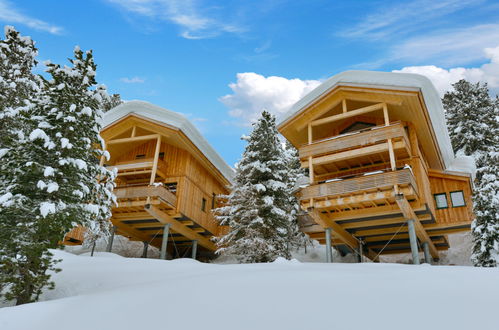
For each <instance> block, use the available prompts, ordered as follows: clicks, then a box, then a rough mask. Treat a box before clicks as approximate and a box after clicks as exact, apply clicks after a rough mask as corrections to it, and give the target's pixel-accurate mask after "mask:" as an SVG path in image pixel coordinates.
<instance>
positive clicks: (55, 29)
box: [0, 0, 63, 34]
mask: <svg viewBox="0 0 499 330" xmlns="http://www.w3.org/2000/svg"><path fill="white" fill-rule="evenodd" d="M0 21H3V22H7V23H11V24H21V25H26V26H27V27H30V28H32V29H35V30H40V31H46V32H49V33H52V34H61V33H62V32H63V28H62V27H60V26H56V25H52V24H50V23H47V22H44V21H42V20H39V19H36V18H33V17H30V16H27V15H25V14H23V13H21V12H20V11H19V10H18V9H16V8H14V7H13V6H12V5H11V4H10V3H9V2H8V1H6V0H0Z"/></svg>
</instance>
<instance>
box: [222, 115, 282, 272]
mask: <svg viewBox="0 0 499 330" xmlns="http://www.w3.org/2000/svg"><path fill="white" fill-rule="evenodd" d="M245 139H246V140H247V142H248V144H247V146H246V149H245V151H244V153H243V156H242V159H241V161H240V162H239V164H238V166H237V168H236V177H235V179H234V183H233V186H232V191H231V193H230V195H229V196H228V199H227V203H226V205H225V206H224V207H221V208H219V209H217V210H216V214H217V218H218V220H219V221H220V223H221V225H224V226H229V227H230V231H229V233H227V234H226V235H224V236H221V237H218V238H216V243H217V245H218V247H219V249H218V250H217V253H219V254H222V255H229V256H234V257H236V258H237V260H238V261H239V262H242V263H253V262H271V261H273V260H275V259H276V258H277V257H284V258H288V259H289V258H290V256H291V255H290V251H289V231H290V215H289V211H290V207H289V203H290V196H289V183H288V164H287V160H286V158H285V156H284V153H283V149H282V146H281V144H280V141H279V138H278V132H277V129H276V127H275V118H274V117H273V116H272V115H271V114H270V113H268V112H267V111H264V112H263V113H262V116H261V118H260V119H259V120H258V122H256V123H255V124H254V128H253V131H252V133H251V135H250V136H249V137H246V138H245Z"/></svg>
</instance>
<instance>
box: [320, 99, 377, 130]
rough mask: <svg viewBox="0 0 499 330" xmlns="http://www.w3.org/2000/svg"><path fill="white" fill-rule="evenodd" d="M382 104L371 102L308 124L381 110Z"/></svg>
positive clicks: (328, 121)
mask: <svg viewBox="0 0 499 330" xmlns="http://www.w3.org/2000/svg"><path fill="white" fill-rule="evenodd" d="M384 104H385V103H377V104H373V105H370V106H367V107H363V108H360V109H356V110H351V111H348V112H344V113H341V114H339V115H334V116H330V117H326V118H321V119H317V120H314V121H312V122H311V123H310V124H311V125H312V126H318V125H322V124H327V123H331V122H334V121H338V120H342V119H346V118H350V117H355V116H358V115H362V114H364V113H368V112H372V111H376V110H381V109H383V105H384Z"/></svg>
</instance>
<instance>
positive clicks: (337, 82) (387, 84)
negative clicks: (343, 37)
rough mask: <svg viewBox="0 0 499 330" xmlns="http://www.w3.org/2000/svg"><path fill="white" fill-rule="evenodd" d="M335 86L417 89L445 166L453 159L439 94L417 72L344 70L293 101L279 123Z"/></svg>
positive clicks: (294, 114)
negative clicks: (296, 100) (426, 110)
mask: <svg viewBox="0 0 499 330" xmlns="http://www.w3.org/2000/svg"><path fill="white" fill-rule="evenodd" d="M337 86H358V87H367V88H382V89H393V90H412V91H414V90H417V91H420V92H421V94H422V95H423V99H424V102H425V104H426V108H427V109H428V112H429V117H430V121H431V125H432V126H433V130H434V132H435V134H436V138H437V143H438V146H437V147H438V148H439V150H440V152H441V154H442V158H443V161H444V164H445V167H446V168H448V167H450V166H451V164H452V162H453V160H454V152H453V151H452V146H451V142H450V138H449V133H448V131H447V125H446V122H445V116H444V109H443V107H442V102H441V100H440V96H439V95H438V92H437V90H436V89H435V87H434V86H433V84H432V83H431V81H430V80H429V79H428V78H426V77H425V76H422V75H419V74H413V73H396V72H379V71H345V72H342V73H339V74H337V75H334V76H332V77H331V78H329V79H328V80H326V81H325V82H323V83H322V84H321V85H319V86H318V87H317V88H315V89H314V90H312V91H311V92H310V93H308V94H307V95H306V96H305V97H303V98H302V99H301V100H299V101H298V102H297V103H295V104H294V105H293V106H292V107H291V109H290V110H289V111H288V112H287V113H285V114H284V115H283V116H282V117H280V118H279V123H278V126H281V125H283V124H285V123H286V122H287V121H289V120H290V119H292V118H294V117H295V116H296V115H298V114H300V113H301V112H302V111H303V110H304V109H306V108H307V107H308V106H309V105H311V104H312V103H313V102H315V101H316V100H317V99H319V98H321V97H322V96H323V95H324V94H327V93H328V92H329V91H331V90H332V89H334V88H335V87H337Z"/></svg>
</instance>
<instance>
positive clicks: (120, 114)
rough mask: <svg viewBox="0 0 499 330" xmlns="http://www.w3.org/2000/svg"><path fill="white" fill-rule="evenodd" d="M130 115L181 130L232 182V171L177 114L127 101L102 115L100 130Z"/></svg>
mask: <svg viewBox="0 0 499 330" xmlns="http://www.w3.org/2000/svg"><path fill="white" fill-rule="evenodd" d="M131 113H135V114H137V115H139V116H143V117H147V118H150V119H152V120H156V121H159V122H162V123H165V124H168V125H171V126H174V127H176V128H178V129H179V130H181V131H182V132H183V133H184V134H185V135H186V136H187V137H188V138H189V140H191V141H192V143H194V145H195V146H196V147H197V148H198V149H199V150H200V151H201V152H202V153H203V154H204V155H205V156H206V158H208V160H209V161H210V162H211V163H212V164H213V165H214V166H215V167H216V168H217V169H218V170H219V171H220V173H221V174H222V175H223V176H224V177H225V178H226V179H227V180H228V181H229V182H232V179H233V178H234V170H233V169H232V168H231V167H230V166H229V165H228V164H227V163H226V162H225V160H224V159H223V158H222V157H221V156H220V155H219V154H218V153H217V152H216V150H215V149H213V147H212V146H211V145H210V144H209V143H208V141H207V140H206V139H205V138H204V137H203V136H202V135H201V133H200V132H199V131H198V130H197V129H196V127H195V126H194V125H193V124H192V123H191V122H190V121H189V120H188V119H187V118H186V117H185V116H184V115H182V114H180V113H178V112H174V111H171V110H167V109H164V108H162V107H159V106H157V105H154V104H151V103H149V102H146V101H140V100H133V101H127V102H125V103H123V104H120V105H119V106H117V107H115V108H113V109H111V110H109V111H108V112H106V113H105V114H104V116H103V121H102V129H104V128H106V127H107V126H110V125H112V124H114V123H115V122H117V121H118V120H120V119H122V118H124V117H126V116H127V115H129V114H131Z"/></svg>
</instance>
